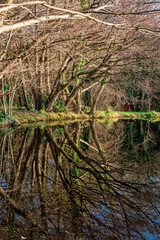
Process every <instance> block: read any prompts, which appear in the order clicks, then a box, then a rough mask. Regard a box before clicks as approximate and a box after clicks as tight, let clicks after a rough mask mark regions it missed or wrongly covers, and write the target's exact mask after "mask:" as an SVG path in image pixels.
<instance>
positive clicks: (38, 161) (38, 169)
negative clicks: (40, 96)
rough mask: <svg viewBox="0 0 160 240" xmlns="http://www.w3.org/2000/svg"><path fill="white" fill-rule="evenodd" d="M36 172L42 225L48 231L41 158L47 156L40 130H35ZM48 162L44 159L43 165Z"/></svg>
mask: <svg viewBox="0 0 160 240" xmlns="http://www.w3.org/2000/svg"><path fill="white" fill-rule="evenodd" d="M35 142H36V144H35V170H36V177H37V186H38V192H39V198H40V205H41V217H42V223H43V225H44V226H45V228H46V229H47V213H46V201H45V197H44V193H45V190H46V189H43V185H42V176H41V156H43V158H44V157H45V155H44V154H43V155H42V138H41V132H40V129H36V130H35ZM45 161H46V160H45V159H43V165H44V162H45Z"/></svg>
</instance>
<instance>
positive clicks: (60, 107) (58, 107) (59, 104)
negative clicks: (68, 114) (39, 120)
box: [53, 99, 66, 112]
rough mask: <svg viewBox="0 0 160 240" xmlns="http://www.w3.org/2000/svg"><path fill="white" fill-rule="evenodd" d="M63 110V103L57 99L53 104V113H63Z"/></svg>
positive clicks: (64, 107)
mask: <svg viewBox="0 0 160 240" xmlns="http://www.w3.org/2000/svg"><path fill="white" fill-rule="evenodd" d="M65 109H66V106H65V102H64V101H63V100H61V99H58V100H57V101H56V102H55V103H54V104H53V111H54V112H63V111H65Z"/></svg>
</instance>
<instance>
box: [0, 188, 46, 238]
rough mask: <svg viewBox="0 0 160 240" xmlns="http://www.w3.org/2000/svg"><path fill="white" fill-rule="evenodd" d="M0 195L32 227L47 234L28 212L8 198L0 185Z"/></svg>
mask: <svg viewBox="0 0 160 240" xmlns="http://www.w3.org/2000/svg"><path fill="white" fill-rule="evenodd" d="M0 196H1V198H2V199H4V200H5V201H6V202H7V203H8V204H9V205H10V206H11V207H12V209H13V210H14V211H15V213H16V214H18V215H19V216H21V217H24V218H25V219H27V220H28V221H29V222H31V223H32V225H33V226H34V227H37V228H38V229H40V230H41V231H42V232H43V233H44V234H46V235H48V233H47V232H46V231H45V230H44V228H43V227H42V226H41V225H40V224H39V223H37V222H36V221H35V220H34V219H33V217H32V216H31V215H30V214H28V213H27V212H26V211H24V210H22V209H21V208H20V207H19V206H18V204H17V203H16V202H15V201H14V200H13V199H12V198H10V197H9V195H8V194H7V193H6V192H5V191H3V189H2V188H1V187H0Z"/></svg>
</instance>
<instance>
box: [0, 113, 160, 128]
mask: <svg viewBox="0 0 160 240" xmlns="http://www.w3.org/2000/svg"><path fill="white" fill-rule="evenodd" d="M0 117H1V118H0V120H1V121H0V127H4V126H16V125H22V124H30V123H37V122H51V121H58V122H61V121H66V120H68V121H71V120H92V119H113V121H116V120H118V119H133V120H134V119H142V120H150V121H154V122H155V121H160V112H155V111H151V112H121V111H113V110H107V111H97V112H96V113H95V114H94V115H90V114H89V113H88V114H87V113H73V112H60V113H53V112H45V111H43V110H41V111H39V112H38V111H27V110H16V111H13V114H12V117H11V116H7V117H5V116H4V115H2V114H1V115H0Z"/></svg>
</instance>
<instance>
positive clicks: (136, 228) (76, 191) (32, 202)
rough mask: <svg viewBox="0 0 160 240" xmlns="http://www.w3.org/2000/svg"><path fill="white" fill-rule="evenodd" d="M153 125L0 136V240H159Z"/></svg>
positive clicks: (90, 125)
mask: <svg viewBox="0 0 160 240" xmlns="http://www.w3.org/2000/svg"><path fill="white" fill-rule="evenodd" d="M159 162H160V124H159V123H150V122H147V121H140V120H139V121H135V122H124V121H118V122H116V123H113V124H110V123H107V122H103V123H102V122H76V123H70V124H65V125H64V126H43V127H38V128H34V127H27V128H19V129H13V130H1V131H0V239H2V240H5V239H11V240H12V239H14V240H19V239H24V238H26V239H27V240H31V239H34V240H36V239H57V240H59V239H62V240H65V239H71V240H72V239H84V240H85V239H93V240H94V239H96V240H97V239H100V240H103V239H104V240H121V239H124V240H126V239H138V240H139V239H146V240H151V239H153V240H158V239H160V215H159V213H160V183H159V180H160V179H159V177H160V174H159V173H160V164H159Z"/></svg>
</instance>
